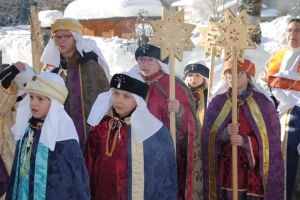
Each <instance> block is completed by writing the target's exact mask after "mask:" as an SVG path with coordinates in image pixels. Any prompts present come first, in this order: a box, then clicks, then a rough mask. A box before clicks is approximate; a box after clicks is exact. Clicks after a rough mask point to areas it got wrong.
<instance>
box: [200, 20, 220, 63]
mask: <svg viewBox="0 0 300 200" xmlns="http://www.w3.org/2000/svg"><path fill="white" fill-rule="evenodd" d="M199 31H200V33H201V36H202V37H201V39H200V41H199V42H198V43H197V45H199V46H204V57H205V58H207V57H209V56H210V55H211V48H212V46H215V45H214V44H215V42H216V41H217V39H218V38H219V37H220V35H221V33H220V32H219V30H218V28H217V27H216V25H215V22H214V20H213V19H212V18H211V17H210V18H209V19H208V24H207V27H199ZM222 49H223V47H221V46H217V48H216V52H215V53H216V55H215V56H216V57H217V58H218V59H220V58H221V53H222Z"/></svg>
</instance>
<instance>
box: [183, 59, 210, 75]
mask: <svg viewBox="0 0 300 200" xmlns="http://www.w3.org/2000/svg"><path fill="white" fill-rule="evenodd" d="M183 73H184V78H183V79H185V78H186V76H187V74H188V73H197V74H201V75H202V76H203V77H205V78H209V69H208V67H206V66H205V65H203V64H200V63H191V64H188V65H187V66H186V67H185V68H184V72H183Z"/></svg>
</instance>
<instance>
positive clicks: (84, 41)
mask: <svg viewBox="0 0 300 200" xmlns="http://www.w3.org/2000/svg"><path fill="white" fill-rule="evenodd" d="M64 19H69V20H70V19H71V18H64ZM71 20H74V21H77V20H75V19H71ZM77 22H78V21H77ZM69 31H70V30H69ZM70 32H71V33H72V35H73V37H74V39H75V41H76V48H77V50H78V52H79V53H80V55H81V56H83V53H82V52H90V51H93V52H94V53H95V54H97V56H98V63H99V64H100V65H101V66H102V68H103V70H104V72H105V74H106V77H107V79H108V80H110V78H111V77H110V71H109V67H108V64H107V62H106V60H105V58H104V56H103V54H102V52H101V50H100V49H99V47H98V46H97V43H96V42H95V41H94V40H92V39H89V38H83V37H82V36H81V35H80V34H78V33H76V32H74V31H70ZM41 62H42V63H44V64H49V65H52V66H54V67H59V65H60V52H59V50H58V48H57V47H56V45H55V43H54V41H53V39H52V38H50V39H49V41H48V44H47V46H46V48H45V50H44V53H43V55H42V57H41Z"/></svg>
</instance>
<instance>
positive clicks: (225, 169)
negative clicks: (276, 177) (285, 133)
mask: <svg viewBox="0 0 300 200" xmlns="http://www.w3.org/2000/svg"><path fill="white" fill-rule="evenodd" d="M238 120H239V124H240V130H239V134H240V135H242V136H244V137H247V138H248V140H249V141H251V150H252V152H251V154H252V159H253V161H254V162H253V163H249V161H248V157H247V151H246V149H245V148H242V147H238V159H237V162H238V189H239V190H241V191H245V192H247V193H248V194H255V195H256V196H261V197H263V193H264V189H263V184H262V178H261V176H260V171H259V170H260V169H259V147H258V142H257V138H256V136H255V134H254V132H253V130H252V128H251V126H250V123H249V122H248V120H247V118H246V114H245V111H244V109H243V107H240V108H239V113H238ZM231 149H232V145H231V144H230V142H226V143H224V144H222V145H221V147H220V154H219V159H218V170H219V175H220V182H221V187H222V189H223V190H229V191H231V190H232V159H231V158H232V156H231Z"/></svg>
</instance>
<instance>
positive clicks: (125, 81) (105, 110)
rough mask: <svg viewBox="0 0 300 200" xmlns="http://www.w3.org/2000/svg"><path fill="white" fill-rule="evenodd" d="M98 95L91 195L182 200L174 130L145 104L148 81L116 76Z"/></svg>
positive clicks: (89, 152)
mask: <svg viewBox="0 0 300 200" xmlns="http://www.w3.org/2000/svg"><path fill="white" fill-rule="evenodd" d="M110 87H111V89H110V90H109V91H108V92H105V93H102V94H100V95H99V96H98V98H97V100H96V102H95V104H94V105H93V107H92V110H91V113H90V115H89V118H88V123H89V124H90V125H91V126H92V129H91V131H90V134H89V138H88V141H87V148H86V151H85V162H86V166H87V168H88V173H89V178H90V188H91V199H95V200H98V199H146V200H147V199H148V200H152V199H166V200H167V199H170V200H173V199H176V198H177V168H176V157H175V152H174V144H173V141H172V137H171V134H170V132H169V130H168V129H167V128H166V127H165V126H164V125H163V124H162V122H161V121H159V120H158V119H157V118H156V117H154V116H153V115H152V114H151V113H150V112H149V110H148V109H147V105H146V103H145V99H146V97H147V93H148V88H149V87H148V85H147V84H146V83H144V81H143V80H142V79H141V77H140V76H139V75H137V74H132V73H128V72H126V73H121V74H115V75H114V76H113V77H112V79H111V82H110Z"/></svg>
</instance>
